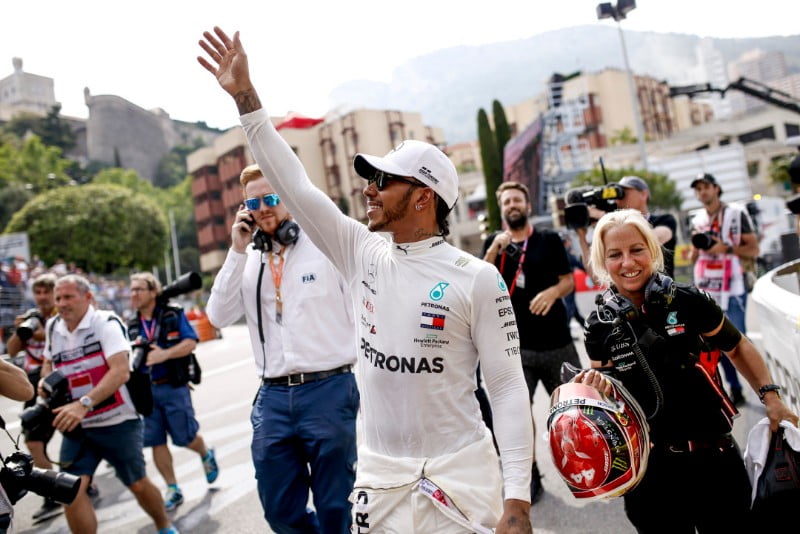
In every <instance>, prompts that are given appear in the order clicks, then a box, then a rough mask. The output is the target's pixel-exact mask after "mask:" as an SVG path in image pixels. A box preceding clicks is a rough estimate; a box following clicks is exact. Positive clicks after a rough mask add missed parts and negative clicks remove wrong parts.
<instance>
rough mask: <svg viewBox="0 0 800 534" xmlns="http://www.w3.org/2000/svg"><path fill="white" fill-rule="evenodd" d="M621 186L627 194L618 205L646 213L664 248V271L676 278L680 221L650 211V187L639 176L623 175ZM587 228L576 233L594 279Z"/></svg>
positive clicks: (588, 271)
mask: <svg viewBox="0 0 800 534" xmlns="http://www.w3.org/2000/svg"><path fill="white" fill-rule="evenodd" d="M619 186H620V187H622V188H623V189H625V195H624V196H623V197H622V198H618V199H617V201H616V202H617V207H618V208H619V209H634V210H638V211H640V212H641V213H642V215H644V217H645V218H646V219H647V221H648V222H649V223H650V225H651V226H652V227H653V229H654V230H655V232H656V236H657V237H658V241H659V243H661V247H662V248H663V249H664V272H665V273H666V274H667V275H668V276H669V277H670V278H674V276H675V243H676V241H677V239H676V231H677V228H678V222H677V221H676V220H675V217H673V216H672V215H671V214H669V213H662V214H660V215H653V214H652V213H650V211H649V209H648V207H647V203H648V201H649V200H650V188H649V187H648V186H647V182H645V181H644V180H642V179H641V178H639V177H638V176H623V177H622V179H621V180H620V181H619ZM589 209H590V211H591V210H596V212H598V213H597V214H596V216H597V218H600V217H601V216H602V214H603V212H602V211H600V210H599V209H597V208H594V207H590V208H589ZM586 230H587V229H586V228H580V229H578V230H577V231H576V234H577V235H578V244H579V245H580V248H581V257H582V258H583V264H584V265H585V266H586V274H587V275H589V276H590V277H591V278H592V280H595V278H594V271H593V270H592V266H591V263H590V262H589V241H588V240H587V238H586ZM595 281H596V280H595Z"/></svg>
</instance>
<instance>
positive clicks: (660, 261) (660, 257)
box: [589, 209, 664, 284]
mask: <svg viewBox="0 0 800 534" xmlns="http://www.w3.org/2000/svg"><path fill="white" fill-rule="evenodd" d="M626 224H627V225H630V226H633V227H634V228H635V229H636V230H638V231H639V233H640V234H641V235H642V237H643V238H644V242H645V245H646V246H647V250H648V251H649V252H650V257H651V258H652V259H653V272H654V273H656V272H659V271H663V270H664V253H663V252H662V250H661V243H659V241H658V237H656V233H655V232H654V231H653V227H652V226H650V223H648V222H647V219H645V218H644V216H643V215H642V213H641V212H640V211H639V210H632V209H628V210H617V211H612V212H611V213H606V214H605V215H603V216H602V217H600V220H599V221H598V222H597V226H596V227H595V229H594V237H593V238H592V248H591V250H590V252H589V264H590V265H591V266H592V270H593V271H594V274H595V276H596V277H597V278H598V279H599V280H600V281H601V282H603V283H606V284H610V283H611V275H609V274H608V271H607V270H606V264H605V258H606V244H605V242H604V240H605V237H606V234H607V233H608V232H609V230H613V229H614V228H619V227H621V226H624V225H626Z"/></svg>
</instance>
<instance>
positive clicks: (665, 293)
mask: <svg viewBox="0 0 800 534" xmlns="http://www.w3.org/2000/svg"><path fill="white" fill-rule="evenodd" d="M674 297H675V282H673V280H672V278H670V277H669V276H667V275H666V274H662V273H655V274H654V275H653V276H651V277H650V280H649V281H648V282H647V285H646V286H645V288H644V305H645V308H646V307H647V306H654V307H656V306H661V307H663V306H668V305H669V304H671V303H672V299H673V298H674Z"/></svg>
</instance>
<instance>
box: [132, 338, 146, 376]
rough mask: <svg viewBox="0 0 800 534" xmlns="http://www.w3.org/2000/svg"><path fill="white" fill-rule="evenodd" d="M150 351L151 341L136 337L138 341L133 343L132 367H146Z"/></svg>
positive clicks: (136, 369) (137, 368)
mask: <svg viewBox="0 0 800 534" xmlns="http://www.w3.org/2000/svg"><path fill="white" fill-rule="evenodd" d="M148 352H150V343H148V342H147V341H146V340H145V339H144V338H142V337H138V338H136V341H134V342H133V343H132V344H131V369H133V370H134V371H138V370H139V369H144V368H146V367H147V366H146V365H144V363H145V362H146V361H147V353H148Z"/></svg>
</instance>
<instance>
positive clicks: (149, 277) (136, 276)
mask: <svg viewBox="0 0 800 534" xmlns="http://www.w3.org/2000/svg"><path fill="white" fill-rule="evenodd" d="M134 280H141V281H142V282H144V283H145V284H147V289H148V290H150V291H155V292H156V295H160V294H161V282H159V281H158V278H156V277H155V276H154V275H153V273H148V272H146V271H145V272H141V273H133V274H132V275H131V282H133V281H134Z"/></svg>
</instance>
